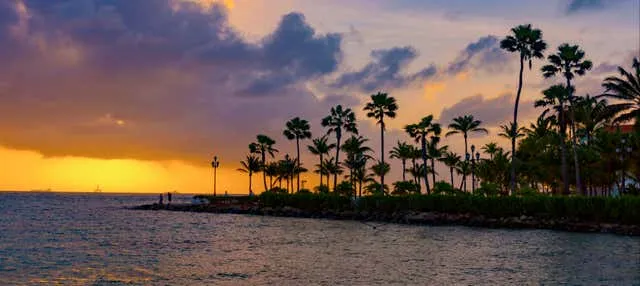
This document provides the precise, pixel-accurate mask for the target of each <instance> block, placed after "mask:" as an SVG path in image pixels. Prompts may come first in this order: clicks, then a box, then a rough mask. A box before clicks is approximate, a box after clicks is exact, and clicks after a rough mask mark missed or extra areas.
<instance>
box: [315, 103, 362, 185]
mask: <svg viewBox="0 0 640 286" xmlns="http://www.w3.org/2000/svg"><path fill="white" fill-rule="evenodd" d="M322 126H323V127H328V128H329V129H328V130H327V134H331V133H335V134H336V157H335V166H336V167H337V168H340V163H339V162H340V140H341V139H342V131H346V132H351V133H353V134H358V128H357V125H356V115H355V113H353V111H352V110H351V108H346V109H343V108H342V105H337V106H335V107H332V108H331V110H330V111H329V115H328V116H327V117H325V118H323V119H322ZM333 175H334V176H333V186H334V187H335V186H336V185H337V184H338V173H334V174H333Z"/></svg>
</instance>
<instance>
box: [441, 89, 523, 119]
mask: <svg viewBox="0 0 640 286" xmlns="http://www.w3.org/2000/svg"><path fill="white" fill-rule="evenodd" d="M514 100H515V99H514V97H513V95H512V94H504V95H501V96H498V97H496V98H485V97H484V96H483V95H475V96H471V97H467V98H465V99H462V100H461V101H459V102H458V103H456V104H454V105H453V106H450V107H446V108H444V109H442V112H441V113H440V121H441V122H446V123H447V124H448V123H449V122H451V120H452V119H453V118H455V117H458V116H464V115H467V114H471V115H473V116H474V117H475V118H476V119H479V120H481V121H482V123H483V125H484V126H488V127H493V126H499V125H502V124H506V123H508V122H511V121H513V109H512V108H510V107H512V106H513V103H514ZM505 107H507V108H505ZM534 110H535V108H534V106H533V102H531V101H522V100H521V101H520V110H519V111H518V115H519V118H526V117H527V116H528V115H531V114H533V112H534Z"/></svg>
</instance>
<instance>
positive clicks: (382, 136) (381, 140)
mask: <svg viewBox="0 0 640 286" xmlns="http://www.w3.org/2000/svg"><path fill="white" fill-rule="evenodd" d="M380 162H382V166H381V168H382V169H383V170H384V112H383V113H382V116H381V117H380ZM380 185H381V188H382V191H383V192H384V172H380Z"/></svg>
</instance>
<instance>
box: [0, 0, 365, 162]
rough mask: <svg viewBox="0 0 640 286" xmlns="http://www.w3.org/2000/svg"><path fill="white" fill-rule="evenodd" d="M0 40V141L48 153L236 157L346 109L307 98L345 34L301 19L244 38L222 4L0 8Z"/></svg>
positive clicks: (105, 0) (32, 3) (27, 0)
mask: <svg viewBox="0 0 640 286" xmlns="http://www.w3.org/2000/svg"><path fill="white" fill-rule="evenodd" d="M7 3H9V4H7ZM16 3H18V4H16ZM17 5H23V6H22V7H23V8H24V9H25V11H26V13H27V16H28V17H24V15H21V14H20V13H18V12H19V9H18V8H19V6H17ZM22 24H24V26H22V27H21V30H19V32H20V33H17V32H16V31H17V30H16V27H17V25H22ZM0 44H1V45H2V46H3V49H2V50H0V59H7V61H5V62H4V63H3V65H2V66H0V83H2V84H0V138H1V139H0V144H1V145H4V146H7V147H9V148H14V149H29V150H38V151H40V152H42V153H43V154H45V155H46V156H86V157H95V158H110V159H113V158H134V159H150V160H172V159H180V160H186V161H189V162H192V163H197V162H205V161H206V159H207V157H208V156H209V155H210V154H212V153H214V152H215V153H221V152H224V153H225V154H227V156H230V157H231V156H233V157H235V158H240V156H241V154H243V153H245V152H246V145H247V144H248V143H249V142H250V141H251V140H253V139H254V137H255V134H257V133H261V132H270V131H272V133H273V134H272V135H273V137H274V138H277V140H278V141H282V140H281V139H280V138H279V137H280V136H278V135H279V134H280V133H281V129H282V126H283V124H284V122H285V121H286V120H287V119H289V118H290V117H293V116H305V118H307V119H309V120H312V121H319V118H320V117H321V116H323V115H324V113H326V112H327V111H328V110H329V108H330V105H333V104H336V103H337V102H339V101H341V100H344V102H346V104H350V103H351V102H353V100H351V101H350V100H349V99H348V98H342V97H336V96H333V97H328V98H327V99H320V98H318V97H316V96H315V95H314V94H313V93H312V92H310V90H309V88H308V87H307V84H309V83H310V81H312V80H313V79H315V78H317V77H321V76H323V75H326V74H330V73H332V72H333V71H334V70H336V68H337V66H338V65H339V64H340V62H341V57H342V54H341V47H340V46H341V36H340V35H339V34H326V35H320V34H318V33H316V32H315V30H314V29H313V27H311V26H310V25H309V24H308V23H306V21H305V19H304V16H303V15H301V14H299V13H290V14H287V15H285V16H284V17H283V18H282V20H281V21H280V23H279V24H278V26H277V27H276V29H275V30H274V31H273V32H272V33H270V34H269V35H268V36H266V37H265V38H264V39H262V41H259V42H257V43H251V42H249V41H247V40H246V39H245V38H244V37H243V36H242V35H241V34H240V33H238V32H237V31H235V30H234V29H233V28H232V27H231V26H230V25H229V23H228V19H227V14H226V8H224V7H223V6H221V5H219V4H213V5H211V6H207V7H203V6H200V5H197V4H195V3H192V2H177V1H174V0H156V1H129V0H91V1H89V0H86V1H77V0H67V1H39V0H24V1H16V2H13V1H0ZM6 47H16V48H6ZM265 79H269V80H268V81H265ZM271 79H273V80H271ZM264 82H267V83H268V85H266V84H261V83H264ZM34 83H37V84H34ZM266 94H269V95H277V96H259V95H266ZM240 95H250V96H251V97H246V96H244V97H243V96H240ZM229 126H233V128H229Z"/></svg>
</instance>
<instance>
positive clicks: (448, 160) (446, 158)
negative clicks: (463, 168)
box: [440, 152, 460, 188]
mask: <svg viewBox="0 0 640 286" xmlns="http://www.w3.org/2000/svg"><path fill="white" fill-rule="evenodd" d="M440 161H441V162H442V163H444V164H445V165H447V167H449V172H450V173H451V187H454V188H455V185H454V183H453V170H454V169H455V168H456V167H457V166H458V164H459V163H460V155H457V154H456V153H453V152H445V153H444V155H443V156H442V158H440Z"/></svg>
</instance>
